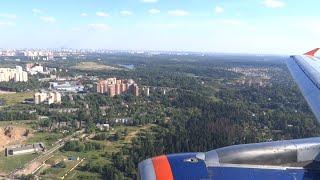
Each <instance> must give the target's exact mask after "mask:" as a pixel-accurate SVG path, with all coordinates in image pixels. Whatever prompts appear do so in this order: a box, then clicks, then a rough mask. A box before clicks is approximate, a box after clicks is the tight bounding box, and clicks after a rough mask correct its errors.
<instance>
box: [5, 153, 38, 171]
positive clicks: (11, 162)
mask: <svg viewBox="0 0 320 180" xmlns="http://www.w3.org/2000/svg"><path fill="white" fill-rule="evenodd" d="M36 156H37V154H27V155H20V156H14V157H6V156H5V154H4V151H2V152H1V153H0V174H7V173H10V172H11V171H13V170H15V169H17V168H21V167H23V166H24V164H26V163H27V162H29V161H31V160H32V159H34V158H35V157H36Z"/></svg>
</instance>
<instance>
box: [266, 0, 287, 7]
mask: <svg viewBox="0 0 320 180" xmlns="http://www.w3.org/2000/svg"><path fill="white" fill-rule="evenodd" d="M262 4H263V5H265V6H266V7H269V8H281V7H283V6H285V3H284V2H282V1H281V0H264V1H263V2H262Z"/></svg>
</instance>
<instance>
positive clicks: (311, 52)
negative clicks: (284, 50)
mask: <svg viewBox="0 0 320 180" xmlns="http://www.w3.org/2000/svg"><path fill="white" fill-rule="evenodd" d="M319 50H320V48H316V49H314V50H312V51H309V52H307V53H305V54H304V55H307V56H314V55H315V54H316V53H317V52H318V51H319Z"/></svg>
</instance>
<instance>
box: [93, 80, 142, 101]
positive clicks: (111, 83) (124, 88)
mask: <svg viewBox="0 0 320 180" xmlns="http://www.w3.org/2000/svg"><path fill="white" fill-rule="evenodd" d="M96 91H97V92H98V93H103V94H104V93H105V94H108V95H109V96H110V97H113V96H115V95H120V94H123V93H127V92H130V93H132V94H134V95H139V87H138V85H137V84H135V82H134V81H133V80H132V79H129V80H121V79H118V80H117V79H116V78H108V79H106V80H102V81H99V82H97V83H96Z"/></svg>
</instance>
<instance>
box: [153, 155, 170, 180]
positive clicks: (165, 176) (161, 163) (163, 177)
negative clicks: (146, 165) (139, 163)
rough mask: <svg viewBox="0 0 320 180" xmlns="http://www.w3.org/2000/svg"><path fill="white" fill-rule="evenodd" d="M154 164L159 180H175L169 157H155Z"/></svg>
mask: <svg viewBox="0 0 320 180" xmlns="http://www.w3.org/2000/svg"><path fill="white" fill-rule="evenodd" d="M152 163H153V167H154V171H155V173H156V177H157V180H173V175H172V171H171V167H170V164H169V161H168V158H167V156H165V155H163V156H158V157H154V158H152Z"/></svg>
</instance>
